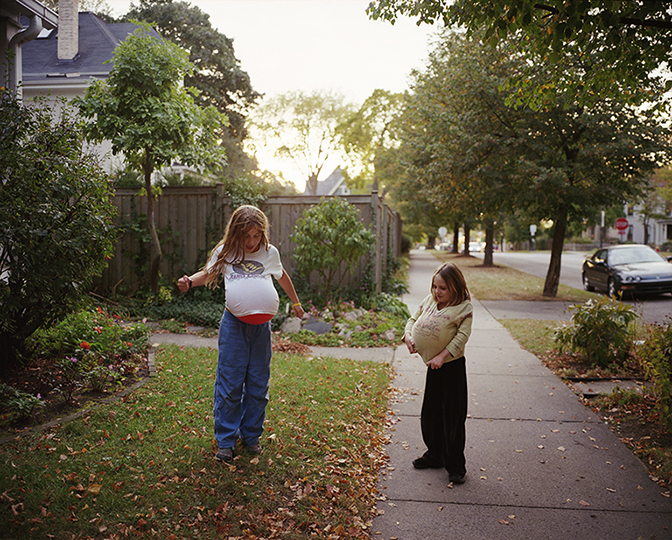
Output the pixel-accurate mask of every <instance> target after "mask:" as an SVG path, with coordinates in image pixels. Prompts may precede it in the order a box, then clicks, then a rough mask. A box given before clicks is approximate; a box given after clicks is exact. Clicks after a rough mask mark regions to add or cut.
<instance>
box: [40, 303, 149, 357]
mask: <svg viewBox="0 0 672 540" xmlns="http://www.w3.org/2000/svg"><path fill="white" fill-rule="evenodd" d="M148 344H149V330H148V328H147V326H146V325H145V324H144V323H131V324H129V323H126V322H124V321H123V320H122V319H121V318H120V317H119V316H118V315H116V314H109V313H108V312H107V311H106V310H104V309H102V308H100V307H98V308H96V309H93V308H92V309H85V310H82V311H78V312H76V313H72V314H71V315H68V316H67V317H66V318H65V319H63V320H62V321H60V322H59V323H57V324H55V325H53V326H51V327H49V328H41V329H39V330H38V331H36V332H35V334H34V335H33V336H31V338H30V339H29V340H28V343H27V345H28V347H27V348H28V352H29V353H30V354H31V355H32V356H33V357H38V356H42V357H63V358H65V357H72V358H78V359H81V358H83V357H84V355H85V354H88V353H90V354H93V355H95V356H97V357H99V358H106V359H109V360H111V359H113V358H115V357H122V358H123V357H126V356H128V355H130V354H132V353H134V352H144V351H145V350H147V347H148Z"/></svg>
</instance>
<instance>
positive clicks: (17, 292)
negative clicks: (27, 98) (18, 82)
mask: <svg viewBox="0 0 672 540" xmlns="http://www.w3.org/2000/svg"><path fill="white" fill-rule="evenodd" d="M51 111H52V107H50V106H48V105H47V104H46V103H40V102H38V103H36V104H26V103H23V102H21V101H20V100H18V99H17V98H16V96H15V95H14V94H13V93H12V92H10V91H8V90H5V89H0V305H1V306H2V309H0V369H3V368H5V369H9V368H11V367H13V366H15V365H16V364H17V363H18V360H19V358H20V357H21V354H22V353H23V352H24V350H25V343H26V340H27V339H28V337H29V336H30V335H31V334H33V332H35V331H36V330H37V329H38V328H41V327H45V326H48V325H50V324H53V323H54V322H57V321H59V320H61V319H63V317H64V316H65V315H67V314H68V313H70V312H72V311H73V309H74V307H75V306H76V305H77V304H78V303H79V302H80V301H81V299H82V298H83V295H84V294H85V292H86V290H87V287H88V285H89V284H90V283H91V280H92V278H93V276H95V275H96V274H98V273H100V272H101V271H102V270H103V268H104V267H105V266H106V265H107V258H108V257H109V256H110V255H111V254H112V245H113V244H112V243H113V239H114V234H113V224H112V217H113V215H114V213H115V212H116V210H115V207H114V205H113V204H112V202H111V201H112V195H113V193H112V190H111V188H110V185H109V182H108V177H107V175H106V174H105V173H104V171H103V170H102V169H101V168H100V166H99V164H98V158H97V156H96V155H95V154H94V153H88V152H87V151H85V146H84V139H83V134H82V132H81V129H80V127H79V123H78V122H77V121H76V119H75V118H74V117H73V116H72V114H71V112H70V110H69V108H68V107H67V106H66V105H65V104H63V105H62V108H61V111H60V113H59V114H58V116H57V117H55V116H54V113H52V112H51Z"/></svg>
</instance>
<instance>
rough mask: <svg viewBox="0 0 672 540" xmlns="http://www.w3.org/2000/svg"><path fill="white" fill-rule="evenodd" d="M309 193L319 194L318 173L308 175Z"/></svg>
mask: <svg viewBox="0 0 672 540" xmlns="http://www.w3.org/2000/svg"><path fill="white" fill-rule="evenodd" d="M307 187H308V195H317V174H316V173H312V174H311V175H310V176H309V177H308V184H307Z"/></svg>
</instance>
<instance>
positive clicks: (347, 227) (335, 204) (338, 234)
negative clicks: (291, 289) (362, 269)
mask: <svg viewBox="0 0 672 540" xmlns="http://www.w3.org/2000/svg"><path fill="white" fill-rule="evenodd" d="M291 239H292V241H293V242H295V243H296V248H295V249H294V259H295V260H296V263H297V271H298V272H299V273H301V274H303V275H304V276H305V277H308V276H309V275H310V274H311V273H312V272H317V274H318V275H319V285H318V286H319V289H320V293H321V294H322V295H323V297H324V300H325V303H327V302H329V301H331V300H333V299H334V298H335V297H336V296H338V293H339V291H340V290H341V287H342V285H343V282H344V280H345V278H346V276H347V272H344V271H343V265H345V268H347V270H349V271H352V270H353V269H354V268H355V265H356V263H357V262H358V261H359V259H360V258H361V257H363V256H364V255H366V254H367V253H369V252H370V251H371V249H372V247H373V244H374V241H375V236H374V233H373V232H372V231H371V230H369V229H368V228H367V227H366V226H364V224H363V223H362V222H361V221H360V218H359V213H358V212H357V209H356V208H355V206H353V205H352V204H350V203H348V202H347V201H346V200H344V199H341V198H338V197H334V198H330V199H326V198H323V199H322V200H321V201H320V203H319V204H318V205H316V206H313V207H312V208H309V209H308V210H306V211H305V212H304V213H303V215H302V216H301V218H299V219H298V220H297V222H296V226H295V230H294V234H293V235H292V238H291Z"/></svg>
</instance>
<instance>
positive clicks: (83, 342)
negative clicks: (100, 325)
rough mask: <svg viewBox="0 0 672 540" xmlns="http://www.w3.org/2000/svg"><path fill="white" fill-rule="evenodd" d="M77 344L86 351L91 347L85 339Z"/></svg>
mask: <svg viewBox="0 0 672 540" xmlns="http://www.w3.org/2000/svg"><path fill="white" fill-rule="evenodd" d="M79 346H80V347H81V348H82V349H86V350H87V351H88V350H89V349H90V348H91V345H89V344H88V342H86V341H82V342H81V343H80V344H79Z"/></svg>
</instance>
